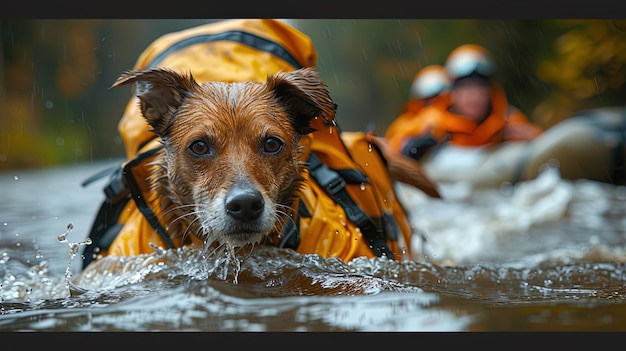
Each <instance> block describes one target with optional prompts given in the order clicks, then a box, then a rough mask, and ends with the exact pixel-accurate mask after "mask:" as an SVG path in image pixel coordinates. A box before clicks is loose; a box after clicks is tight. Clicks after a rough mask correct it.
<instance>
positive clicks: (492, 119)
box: [385, 44, 543, 160]
mask: <svg viewBox="0 0 626 351" xmlns="http://www.w3.org/2000/svg"><path fill="white" fill-rule="evenodd" d="M444 68H445V71H446V73H447V75H448V77H449V79H450V82H451V83H450V88H449V89H446V90H444V91H442V92H441V93H440V94H439V95H438V96H437V98H436V99H433V100H432V101H431V102H430V103H429V104H428V105H427V106H424V107H423V108H422V109H420V111H419V112H418V116H417V117H416V118H415V119H414V120H415V123H412V124H410V125H409V124H404V128H398V129H396V130H395V131H392V132H391V133H390V132H389V131H388V132H387V133H386V134H385V135H386V137H387V141H388V143H389V145H390V148H392V149H393V150H395V151H397V152H401V153H402V154H404V155H405V156H407V157H410V158H412V159H414V160H420V159H421V158H422V157H423V156H424V155H425V154H426V153H428V152H429V151H431V150H432V148H433V147H435V146H438V145H442V144H446V143H450V144H453V145H457V146H467V147H470V146H474V147H478V146H485V145H490V144H495V143H499V142H504V141H530V140H532V139H534V138H535V137H537V136H538V135H540V134H541V133H542V132H543V130H542V129H541V128H540V127H539V126H537V125H535V124H533V123H531V122H530V121H529V119H528V118H527V117H526V115H525V114H524V113H523V112H522V111H520V110H519V109H517V108H516V107H514V106H512V105H510V104H509V103H508V100H507V97H506V94H505V92H504V90H503V88H502V87H501V86H499V85H498V84H496V82H495V81H494V74H495V73H496V64H495V62H494V59H493V57H492V55H491V53H490V52H489V51H488V50H487V49H485V48H484V47H482V46H479V45H475V44H465V45H462V46H460V47H458V48H456V49H454V50H453V51H452V52H451V53H450V55H449V56H448V58H447V59H446V62H445V64H444Z"/></svg>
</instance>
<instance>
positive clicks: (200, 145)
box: [187, 140, 211, 156]
mask: <svg viewBox="0 0 626 351" xmlns="http://www.w3.org/2000/svg"><path fill="white" fill-rule="evenodd" d="M187 149H188V150H189V152H191V153H192V154H193V155H194V156H207V155H209V154H210V153H211V147H209V144H207V143H206V142H205V141H203V140H196V141H194V142H192V143H191V145H189V147H188V148H187Z"/></svg>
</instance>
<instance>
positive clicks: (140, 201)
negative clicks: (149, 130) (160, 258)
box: [124, 145, 176, 249]
mask: <svg viewBox="0 0 626 351" xmlns="http://www.w3.org/2000/svg"><path fill="white" fill-rule="evenodd" d="M162 148H163V145H160V146H159V147H155V148H154V149H150V150H148V151H146V152H143V153H141V154H139V155H137V156H136V157H135V158H134V159H132V160H131V161H130V162H128V163H127V164H126V165H125V166H124V176H125V180H126V184H127V185H128V190H129V191H130V193H131V195H132V198H133V200H135V204H136V205H137V208H138V209H139V211H141V213H142V214H143V216H144V217H146V219H147V220H148V222H149V223H150V225H151V226H152V228H154V230H155V231H156V232H157V233H158V234H159V236H161V239H163V241H164V242H165V245H167V248H168V249H175V248H176V245H174V243H173V242H172V239H170V237H169V235H167V231H166V230H165V228H163V226H162V225H161V222H159V219H158V218H157V216H156V215H155V214H154V212H153V211H152V209H151V208H150V206H149V205H148V203H147V202H146V198H145V196H144V195H143V194H142V193H141V188H140V187H139V184H137V180H136V179H135V177H133V173H132V170H131V169H132V168H133V167H135V166H137V165H139V164H141V163H142V162H143V161H144V159H146V158H148V157H150V156H152V155H154V154H155V153H156V152H157V151H159V150H160V149H162Z"/></svg>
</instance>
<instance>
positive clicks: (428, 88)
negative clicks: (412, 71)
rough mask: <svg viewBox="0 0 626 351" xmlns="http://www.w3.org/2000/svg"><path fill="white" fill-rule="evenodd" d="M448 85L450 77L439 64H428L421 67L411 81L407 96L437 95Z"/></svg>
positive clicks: (424, 96) (414, 97)
mask: <svg viewBox="0 0 626 351" xmlns="http://www.w3.org/2000/svg"><path fill="white" fill-rule="evenodd" d="M449 87H450V78H449V77H448V74H447V73H446V70H445V68H444V67H443V66H441V65H430V66H426V67H424V68H422V70H421V71H419V72H418V73H417V75H415V78H413V82H412V83H411V89H410V91H409V97H410V98H411V99H418V100H422V99H428V98H432V97H435V96H437V95H439V94H440V93H441V92H443V91H444V90H446V89H448V88H449Z"/></svg>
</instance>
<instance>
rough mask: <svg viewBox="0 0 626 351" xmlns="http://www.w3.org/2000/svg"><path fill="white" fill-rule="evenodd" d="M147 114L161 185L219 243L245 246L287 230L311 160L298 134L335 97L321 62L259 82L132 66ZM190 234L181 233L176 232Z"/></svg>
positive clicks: (331, 110)
mask: <svg viewBox="0 0 626 351" xmlns="http://www.w3.org/2000/svg"><path fill="white" fill-rule="evenodd" d="M130 83H134V84H135V95H136V97H137V98H138V100H139V104H140V109H141V113H142V115H143V117H144V118H145V119H146V121H147V122H148V123H149V125H150V126H151V127H152V130H153V132H154V133H156V134H157V135H158V136H159V137H160V138H161V139H162V141H163V144H164V146H165V147H164V153H163V157H162V160H161V161H160V163H161V167H162V170H163V176H162V177H160V181H159V182H157V183H158V184H159V185H158V186H156V187H154V189H155V190H156V191H160V192H164V193H166V194H167V196H168V197H169V198H171V205H172V206H171V207H173V208H175V211H174V213H176V218H174V220H181V219H182V218H185V220H187V222H188V223H190V224H194V223H195V224H200V226H199V229H200V231H201V232H200V233H193V234H195V235H197V236H199V237H200V238H202V239H205V240H207V241H209V242H213V241H217V242H219V243H222V244H228V245H230V246H233V247H235V246H243V245H245V244H248V243H255V242H258V241H260V240H261V239H262V238H263V237H264V236H265V235H266V234H268V233H270V232H272V231H280V228H281V227H282V225H283V224H284V223H285V221H287V220H292V219H291V218H290V217H289V215H288V213H289V212H290V207H291V206H292V204H293V201H294V192H295V191H296V189H297V187H298V185H299V182H300V179H301V178H300V171H301V169H302V167H303V165H302V164H301V162H300V161H299V147H298V141H299V138H300V136H301V135H304V134H307V133H310V132H312V131H313V130H314V129H312V128H311V126H310V122H311V120H312V119H313V118H315V117H317V116H319V117H323V118H325V119H327V120H330V119H333V118H334V114H335V104H334V102H333V101H332V99H331V97H330V94H329V92H328V89H327V87H326V85H325V84H324V83H323V82H322V81H321V80H320V78H319V76H318V73H317V71H316V70H315V69H314V68H303V69H299V70H296V71H291V72H280V73H277V74H275V75H269V76H268V78H267V81H266V82H265V83H259V82H234V83H225V82H203V83H198V82H196V81H195V79H194V78H193V76H192V75H191V74H180V73H177V72H175V71H173V70H170V69H166V68H155V69H149V70H140V71H128V72H126V73H124V74H123V75H121V76H120V77H119V78H118V80H117V81H116V82H115V84H114V85H113V87H117V86H122V85H126V84H130ZM176 234H178V235H180V233H172V235H176Z"/></svg>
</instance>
